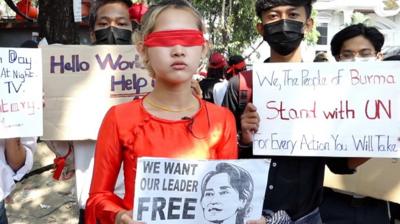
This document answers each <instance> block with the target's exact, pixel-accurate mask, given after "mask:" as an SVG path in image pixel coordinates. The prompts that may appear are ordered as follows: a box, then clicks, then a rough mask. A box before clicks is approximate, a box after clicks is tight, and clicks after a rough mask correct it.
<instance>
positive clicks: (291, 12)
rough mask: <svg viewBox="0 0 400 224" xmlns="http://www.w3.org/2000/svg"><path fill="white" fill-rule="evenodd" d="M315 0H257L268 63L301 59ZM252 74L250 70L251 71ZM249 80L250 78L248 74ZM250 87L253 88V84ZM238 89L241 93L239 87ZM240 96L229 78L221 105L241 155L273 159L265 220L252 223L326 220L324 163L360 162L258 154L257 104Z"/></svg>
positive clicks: (348, 165) (338, 166)
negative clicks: (232, 121) (234, 123)
mask: <svg viewBox="0 0 400 224" xmlns="http://www.w3.org/2000/svg"><path fill="white" fill-rule="evenodd" d="M313 2H314V0H257V1H256V12H257V15H258V17H259V18H260V20H261V22H260V23H258V24H257V31H258V33H259V34H260V35H262V36H263V38H264V40H265V41H266V42H267V43H268V44H269V45H270V47H271V52H270V53H271V57H270V58H268V59H266V60H265V61H264V62H301V61H302V56H301V49H300V43H301V41H302V39H303V37H304V34H305V33H306V32H308V31H310V30H311V28H312V26H313V20H312V19H311V18H310V15H311V9H312V3H313ZM247 74H248V75H251V73H250V72H249V73H247ZM249 78H250V79H251V76H250V77H249ZM249 88H250V87H249ZM240 91H242V90H241V89H240ZM242 98H246V97H243V96H242V92H241V95H240V98H239V78H238V76H236V77H233V78H231V79H230V80H229V84H228V89H227V93H226V95H225V98H224V101H223V105H224V106H227V107H228V108H229V109H230V110H231V111H232V112H233V113H234V114H235V117H236V119H239V120H240V125H239V126H240V127H238V130H240V133H239V149H240V151H239V156H240V157H241V158H270V159H271V166H270V169H269V173H268V174H266V175H268V186H267V189H266V192H265V198H264V206H263V215H264V216H265V219H260V220H256V221H251V222H248V223H247V224H261V223H267V222H268V223H281V224H283V223H295V224H305V223H307V224H322V220H321V216H320V213H319V205H320V203H321V200H322V188H323V186H322V184H323V179H324V169H325V165H328V167H329V168H330V169H331V171H333V172H334V173H340V174H351V173H353V172H354V169H355V168H356V167H357V166H358V165H360V163H359V161H357V160H352V159H347V158H321V157H288V156H258V157H257V156H254V155H253V153H252V145H251V143H252V137H253V133H255V132H257V129H258V125H259V122H260V118H259V115H258V113H257V111H256V107H255V106H254V105H253V104H252V103H247V105H246V104H244V105H246V106H244V108H242V106H241V105H243V103H242V102H240V103H239V100H240V101H241V100H242Z"/></svg>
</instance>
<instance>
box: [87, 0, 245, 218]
mask: <svg viewBox="0 0 400 224" xmlns="http://www.w3.org/2000/svg"><path fill="white" fill-rule="evenodd" d="M204 32H205V28H204V24H203V22H202V18H201V16H200V15H199V13H198V12H197V11H196V10H195V9H194V8H193V7H192V6H191V5H190V3H188V2H187V1H184V0H167V1H162V2H160V3H159V4H156V5H153V6H150V7H149V11H148V12H147V13H146V14H145V15H144V17H143V19H142V24H141V28H140V31H138V32H137V33H136V38H135V42H136V45H137V49H138V52H139V53H140V54H141V56H142V59H143V62H144V64H145V66H146V67H147V69H148V70H149V73H150V75H151V76H152V77H153V78H154V79H155V86H154V89H153V91H152V92H151V93H149V94H148V95H147V96H145V97H144V98H142V99H136V100H134V101H132V102H128V103H125V104H120V105H117V106H113V107H112V108H111V109H110V110H109V111H108V112H107V114H106V116H105V118H104V120H103V123H102V125H101V127H100V130H99V135H98V138H97V139H98V142H97V145H96V153H95V164H94V173H93V180H92V185H91V189H90V196H89V199H88V202H87V216H86V221H87V223H88V224H94V223H96V222H98V223H117V224H119V223H141V222H137V221H133V220H132V208H133V199H134V186H135V176H136V169H135V168H136V163H137V158H138V157H143V156H151V157H167V158H188V159H235V158H237V147H236V128H235V121H234V117H233V115H232V114H231V113H230V112H229V110H227V109H225V108H222V107H219V106H216V105H214V104H211V103H209V102H206V101H203V100H201V99H199V98H197V97H195V96H194V95H193V94H192V92H191V87H190V86H191V80H192V76H193V74H194V73H195V72H196V69H197V67H198V65H199V62H200V59H201V57H202V56H203V57H204V56H205V55H206V53H207V43H206V41H205V39H204V37H203V35H204ZM122 162H123V163H124V165H123V170H124V177H125V189H126V191H125V196H124V198H123V199H121V198H120V197H118V196H117V195H116V194H115V193H114V192H113V189H114V185H115V181H116V179H117V174H118V172H119V169H120V167H121V163H122Z"/></svg>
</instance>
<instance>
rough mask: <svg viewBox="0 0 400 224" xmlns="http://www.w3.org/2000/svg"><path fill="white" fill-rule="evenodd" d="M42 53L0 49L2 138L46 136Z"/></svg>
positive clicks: (0, 122) (23, 49) (30, 50)
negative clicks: (43, 134)
mask: <svg viewBox="0 0 400 224" xmlns="http://www.w3.org/2000/svg"><path fill="white" fill-rule="evenodd" d="M41 65H42V56H41V51H40V50H39V49H25V48H0V138H12V137H32V136H41V135H42V133H43V125H42V124H43V118H42V117H43V111H42V108H43V103H42V67H41Z"/></svg>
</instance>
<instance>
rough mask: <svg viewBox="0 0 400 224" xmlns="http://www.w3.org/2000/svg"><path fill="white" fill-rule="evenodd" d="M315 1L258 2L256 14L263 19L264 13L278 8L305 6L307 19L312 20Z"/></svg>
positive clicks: (264, 0) (283, 0)
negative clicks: (283, 6)
mask: <svg viewBox="0 0 400 224" xmlns="http://www.w3.org/2000/svg"><path fill="white" fill-rule="evenodd" d="M315 1H316V0H257V2H256V13H257V16H258V17H259V18H261V16H262V13H263V12H265V11H267V10H270V9H271V8H274V7H277V6H282V5H292V6H304V8H305V10H306V16H307V18H310V16H311V10H312V4H313V3H314V2H315Z"/></svg>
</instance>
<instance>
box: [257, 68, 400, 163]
mask: <svg viewBox="0 0 400 224" xmlns="http://www.w3.org/2000/svg"><path fill="white" fill-rule="evenodd" d="M399 68H400V62H394V61H391V62H354V63H353V62H351V63H264V64H256V65H254V74H253V88H254V92H253V96H254V97H253V102H254V104H255V105H256V107H257V111H258V112H259V115H260V119H261V123H260V129H259V131H258V133H256V134H255V136H254V142H253V144H254V149H255V150H254V152H255V154H258V155H294V156H334V157H388V158H399V157H400V152H399V143H398V137H400V123H399V120H400V119H399V118H400V108H399V107H400V102H399V100H400V85H399V82H400V70H399Z"/></svg>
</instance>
